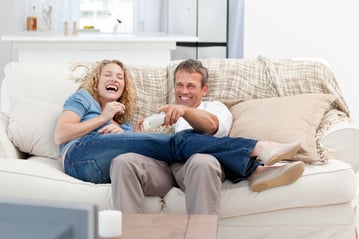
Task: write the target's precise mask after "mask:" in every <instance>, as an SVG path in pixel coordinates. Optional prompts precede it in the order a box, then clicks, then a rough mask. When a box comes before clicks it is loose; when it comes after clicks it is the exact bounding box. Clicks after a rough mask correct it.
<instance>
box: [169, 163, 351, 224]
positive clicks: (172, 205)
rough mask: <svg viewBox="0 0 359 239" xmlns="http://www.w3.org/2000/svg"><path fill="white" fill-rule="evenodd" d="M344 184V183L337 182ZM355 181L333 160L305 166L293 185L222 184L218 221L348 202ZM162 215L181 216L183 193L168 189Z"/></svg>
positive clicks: (349, 173)
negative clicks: (266, 187)
mask: <svg viewBox="0 0 359 239" xmlns="http://www.w3.org/2000/svg"><path fill="white" fill-rule="evenodd" d="M338 182H345V183H338ZM356 187H357V183H356V178H355V174H354V173H353V169H352V168H351V166H350V165H349V164H347V163H345V162H342V161H340V160H337V159H332V160H329V161H328V163H327V164H324V165H315V164H308V165H306V167H305V171H304V173H303V175H302V177H300V178H299V179H298V180H297V181H296V182H294V183H292V184H290V185H286V186H282V187H275V188H272V189H269V190H265V191H263V192H260V193H256V192H253V191H252V190H251V189H250V187H249V183H248V180H243V181H241V182H239V183H235V184H233V183H231V182H230V181H228V180H226V181H225V182H224V183H223V185H222V192H221V209H220V213H219V217H220V218H228V217H236V216H245V215H254V214H256V213H264V212H273V211H276V210H281V209H288V208H311V207H318V206H321V205H333V204H342V203H346V202H350V201H351V200H352V199H353V198H354V197H355V193H356ZM163 211H164V212H165V213H185V212H186V203H185V194H184V193H183V191H181V190H180V189H179V188H175V187H174V188H172V189H171V190H170V191H169V192H168V193H167V195H166V196H165V197H164V206H163Z"/></svg>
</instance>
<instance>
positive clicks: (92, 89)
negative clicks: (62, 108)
mask: <svg viewBox="0 0 359 239" xmlns="http://www.w3.org/2000/svg"><path fill="white" fill-rule="evenodd" d="M110 63H115V64H117V65H119V66H120V67H121V68H122V70H123V73H124V80H125V88H124V90H123V93H122V95H121V97H120V98H119V99H117V101H118V102H120V103H122V104H124V105H125V106H126V113H125V114H121V115H117V114H116V115H115V116H114V117H113V120H114V121H116V122H117V123H119V124H121V123H125V122H130V120H131V119H132V117H133V114H134V112H135V98H136V97H135V89H134V86H133V84H132V80H131V75H130V73H129V71H128V70H127V68H126V66H125V65H124V64H123V63H122V62H121V61H119V60H115V59H114V60H106V59H105V60H102V61H100V62H98V63H97V65H96V66H95V68H94V69H93V70H92V71H91V72H89V74H87V75H86V76H85V77H84V78H83V79H82V83H81V85H80V87H79V89H86V90H87V91H88V92H89V93H90V95H91V96H92V97H93V98H94V99H95V100H96V101H97V102H99V103H100V105H101V100H100V97H99V94H98V82H99V79H100V75H101V71H102V68H103V67H104V66H105V65H107V64H110Z"/></svg>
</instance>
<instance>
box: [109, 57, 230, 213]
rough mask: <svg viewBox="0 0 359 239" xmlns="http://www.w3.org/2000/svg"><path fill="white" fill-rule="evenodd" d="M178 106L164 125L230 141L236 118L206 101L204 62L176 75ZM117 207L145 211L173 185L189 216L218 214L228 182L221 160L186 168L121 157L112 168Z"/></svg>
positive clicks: (202, 157) (189, 63)
mask: <svg viewBox="0 0 359 239" xmlns="http://www.w3.org/2000/svg"><path fill="white" fill-rule="evenodd" d="M174 75H175V79H174V92H175V97H176V104H171V105H163V106H161V107H159V108H158V111H160V112H165V113H166V118H165V125H172V124H175V131H176V132H178V131H181V130H184V129H195V130H197V131H199V132H201V133H204V134H211V135H214V136H216V137H222V136H227V135H228V134H229V131H230V129H231V126H232V121H233V117H232V114H231V113H230V111H229V110H228V108H227V107H226V106H225V105H224V104H222V103H221V102H219V101H202V98H203V96H205V95H206V94H207V92H208V71H207V69H206V68H205V67H204V66H203V65H202V63H201V62H200V61H196V60H192V59H189V60H185V61H182V62H181V63H180V64H179V65H178V66H177V67H176V69H175V72H174ZM110 174H111V181H112V193H113V199H114V200H113V201H114V204H115V208H117V209H120V210H122V211H123V212H128V213H143V212H144V211H145V209H144V207H145V205H144V201H145V196H159V197H163V196H165V195H166V194H167V192H168V191H169V190H170V189H171V188H172V187H173V186H179V187H180V188H181V189H182V190H183V191H184V192H185V198H186V209H187V213H188V214H218V212H219V206H220V194H221V188H222V182H223V180H224V178H225V175H224V171H223V168H222V167H221V165H220V163H219V162H218V160H217V159H216V158H215V157H213V156H211V155H207V154H195V155H193V156H192V157H191V158H190V159H188V160H187V161H186V163H173V164H170V165H168V164H167V163H165V162H162V161H159V160H155V159H152V158H149V157H146V156H142V155H139V154H135V153H129V154H124V155H120V156H118V157H116V158H115V159H114V160H113V161H112V164H111V170H110Z"/></svg>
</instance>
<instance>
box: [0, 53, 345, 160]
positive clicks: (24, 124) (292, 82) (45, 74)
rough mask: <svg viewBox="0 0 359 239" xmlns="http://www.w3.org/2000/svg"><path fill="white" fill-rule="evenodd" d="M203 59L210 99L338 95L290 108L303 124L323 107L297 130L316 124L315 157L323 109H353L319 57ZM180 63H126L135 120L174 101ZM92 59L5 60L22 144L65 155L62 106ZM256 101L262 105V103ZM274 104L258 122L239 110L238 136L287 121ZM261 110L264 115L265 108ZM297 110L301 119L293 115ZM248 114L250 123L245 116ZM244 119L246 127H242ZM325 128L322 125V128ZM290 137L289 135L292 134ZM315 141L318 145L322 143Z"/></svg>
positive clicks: (8, 95) (16, 135)
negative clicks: (59, 134) (59, 132)
mask: <svg viewBox="0 0 359 239" xmlns="http://www.w3.org/2000/svg"><path fill="white" fill-rule="evenodd" d="M201 61H202V62H203V64H204V65H205V66H206V67H207V68H208V70H209V93H208V95H207V96H206V97H205V98H204V99H205V100H213V99H219V100H223V101H224V102H226V103H228V102H230V103H231V100H232V104H234V103H233V102H236V103H237V102H238V101H249V100H256V99H269V102H272V100H270V98H273V97H276V98H278V97H279V96H280V97H284V96H293V95H299V94H304V93H316V94H330V95H333V96H335V100H334V101H332V100H330V99H329V98H327V97H324V98H323V99H322V97H320V101H318V103H320V106H316V105H314V106H312V107H310V108H308V107H302V110H303V113H302V115H304V114H306V117H309V118H305V117H302V115H300V116H299V117H298V115H294V114H293V115H286V117H287V118H288V119H289V120H287V122H289V121H291V120H290V119H291V117H292V120H296V119H298V118H300V119H302V118H303V119H302V120H301V123H304V124H306V123H308V122H309V121H311V120H312V118H313V117H312V116H309V115H310V114H307V112H309V111H311V113H312V114H316V118H317V120H316V124H314V125H313V126H310V130H309V129H304V128H301V129H299V130H298V129H297V131H296V132H307V131H308V132H309V131H310V134H309V133H306V134H305V135H304V136H305V137H306V138H307V139H310V140H305V141H306V142H307V143H306V144H307V146H308V147H307V149H304V151H303V152H304V153H305V157H306V158H308V155H309V154H308V153H307V151H310V152H311V154H310V157H309V160H312V159H313V161H316V160H317V157H315V151H316V150H319V151H318V154H322V149H321V148H320V145H319V144H320V137H318V134H317V132H321V133H323V132H324V131H323V130H318V128H317V127H319V126H318V125H319V124H320V123H321V119H322V117H323V114H325V113H326V112H327V111H329V110H331V109H333V110H336V111H338V112H341V113H342V114H343V116H344V117H347V116H349V110H348V108H347V106H346V104H345V101H344V99H343V97H342V93H341V91H340V88H339V86H338V84H337V82H336V80H335V77H334V75H333V73H332V71H331V69H330V68H329V67H328V66H327V65H326V64H324V63H322V62H320V61H313V60H288V59H282V60H271V59H267V58H264V57H258V58H257V59H203V60H201ZM178 63H179V61H173V62H170V63H169V65H168V66H167V67H166V68H157V67H146V66H131V65H129V66H127V68H128V70H129V72H130V74H131V77H132V80H133V82H134V85H135V87H136V93H137V99H136V107H137V110H136V113H135V115H134V118H133V120H132V122H131V123H132V124H135V122H137V120H139V119H140V118H143V117H145V116H148V115H151V114H153V113H155V112H156V110H157V108H158V107H159V106H160V105H163V104H166V103H174V101H175V98H174V94H173V89H174V86H173V72H174V69H175V67H176V66H177V64H178ZM93 66H94V63H68V64H66V63H63V64H61V63H56V64H43V63H21V62H13V63H10V64H8V65H7V66H6V68H5V78H4V80H3V81H2V86H1V102H0V104H1V111H2V114H4V115H5V116H6V117H7V118H8V119H9V120H8V122H9V124H8V126H7V135H8V138H9V139H10V140H11V142H12V143H13V144H14V145H15V146H16V147H17V148H18V149H19V150H20V151H22V152H25V153H29V154H33V155H38V156H45V157H50V158H58V157H59V147H58V146H57V145H55V144H54V141H53V132H54V127H55V124H56V121H57V119H58V116H59V115H60V113H61V111H62V106H63V103H64V101H65V99H66V98H67V97H68V96H69V95H71V94H72V93H73V92H75V91H76V89H77V88H78V86H79V84H78V83H76V81H75V80H76V79H78V78H81V77H83V76H84V75H85V74H87V73H88V71H89V70H90V69H92V67H93ZM310 99H312V98H310ZM295 102H298V100H296V101H295ZM304 102H307V103H306V104H307V105H311V103H308V102H311V101H308V98H307V97H306V100H305V101H303V103H302V104H301V106H303V105H304ZM265 104H267V102H266V103H265ZM227 105H230V104H227ZM253 105H254V109H256V105H257V103H254V104H253ZM243 106H244V104H243ZM274 106H275V105H274ZM274 106H271V107H272V108H273V109H271V111H270V113H271V114H272V115H273V117H272V118H270V119H269V118H268V115H269V114H264V116H261V117H259V118H258V119H257V122H256V121H255V120H253V119H254V116H251V115H248V114H247V115H246V117H243V116H239V115H237V114H234V119H235V121H236V120H239V122H241V123H240V124H239V123H235V124H233V127H232V131H231V136H241V137H249V136H246V135H243V134H242V133H243V131H241V130H243V128H247V129H251V128H250V127H249V124H251V125H252V127H253V129H251V130H249V131H253V132H254V131H255V129H256V128H258V123H263V122H275V124H274V125H278V123H276V122H279V120H283V118H284V117H283V116H284V115H281V112H283V111H280V113H274V114H273V112H275V110H276V109H274V108H275V107H274ZM317 107H318V108H317ZM319 107H320V109H321V110H319ZM239 108H240V109H238V107H237V108H236V110H233V111H232V113H235V112H242V108H243V107H242V105H241V106H239ZM267 108H268V107H267ZM233 109H234V108H233ZM252 109H253V107H252ZM264 109H266V108H264ZM298 109H299V107H298ZM231 110H232V108H231ZM253 112H255V113H258V111H257V110H253ZM298 112H299V110H298V111H295V113H298ZM259 113H261V114H263V112H259ZM259 113H258V114H259ZM335 114H336V115H338V114H337V113H335ZM266 117H267V118H266ZM278 117H279V118H278ZM293 117H295V118H294V119H293ZM246 118H247V119H248V122H246V123H243V122H242V121H240V120H242V119H246ZM253 122H254V124H253ZM311 123H312V122H311ZM238 126H241V127H242V128H238ZM263 127H264V129H267V128H268V127H266V126H265V125H264V126H263ZM288 127H290V128H289V129H285V130H284V132H283V133H285V134H286V137H285V139H284V138H278V136H279V133H278V132H275V135H271V133H272V131H273V130H272V129H269V133H267V134H262V133H263V132H264V130H263V132H259V133H256V134H255V135H253V137H252V135H250V136H251V137H252V138H256V139H263V140H277V141H278V140H279V141H280V140H282V141H284V140H293V139H297V138H298V137H296V136H297V135H295V134H296V132H292V133H291V130H294V128H295V127H293V126H291V125H289V126H288ZM306 127H307V126H306ZM321 128H322V129H323V127H321ZM279 130H281V129H279ZM234 132H235V133H234ZM268 134H269V135H270V136H271V137H274V138H267V137H268ZM288 137H290V138H289V139H288ZM316 142H317V146H318V147H317V148H315V145H316ZM318 142H319V143H318ZM309 147H311V149H310V150H308V148H309ZM303 155H304V154H303ZM313 155H314V156H313Z"/></svg>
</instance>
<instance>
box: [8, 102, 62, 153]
mask: <svg viewBox="0 0 359 239" xmlns="http://www.w3.org/2000/svg"><path fill="white" fill-rule="evenodd" d="M61 111H62V105H60V104H56V103H50V102H47V101H40V100H35V99H24V100H22V101H18V102H17V103H15V105H14V106H13V107H12V109H11V113H10V117H9V125H8V129H7V134H8V137H9V139H10V140H11V141H12V143H13V144H14V145H15V146H16V147H17V148H18V149H19V150H20V151H22V152H24V153H29V154H32V155H38V156H43V157H48V158H53V159H58V158H59V156H60V147H59V146H57V145H56V144H55V142H54V130H55V125H56V121H57V119H58V117H59V115H60V113H61Z"/></svg>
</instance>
